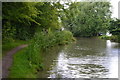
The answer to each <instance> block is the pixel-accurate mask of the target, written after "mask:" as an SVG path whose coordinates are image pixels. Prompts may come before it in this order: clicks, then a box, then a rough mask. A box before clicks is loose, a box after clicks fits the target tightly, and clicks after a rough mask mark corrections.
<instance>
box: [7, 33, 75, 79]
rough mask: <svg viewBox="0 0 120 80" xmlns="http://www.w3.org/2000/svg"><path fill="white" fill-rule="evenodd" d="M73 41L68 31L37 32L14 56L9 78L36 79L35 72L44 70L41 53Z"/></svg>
mask: <svg viewBox="0 0 120 80" xmlns="http://www.w3.org/2000/svg"><path fill="white" fill-rule="evenodd" d="M74 40H75V39H74V38H73V35H72V33H71V32H69V31H60V32H51V31H50V32H48V33H44V32H37V33H36V34H35V36H34V38H33V39H32V40H31V42H30V44H29V46H28V47H27V48H25V49H23V50H21V51H19V52H18V53H17V54H15V55H14V62H13V65H12V67H11V69H10V75H9V78H36V77H37V72H39V71H40V70H44V67H43V65H42V58H43V57H44V56H41V54H42V52H43V51H45V50H46V49H49V48H51V47H53V46H58V45H66V44H69V43H71V42H72V41H74ZM46 55H47V54H46Z"/></svg>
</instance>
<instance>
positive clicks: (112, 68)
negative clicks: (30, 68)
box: [39, 38, 120, 78]
mask: <svg viewBox="0 0 120 80" xmlns="http://www.w3.org/2000/svg"><path fill="white" fill-rule="evenodd" d="M118 50H120V44H118V43H115V42H111V41H110V40H101V39H98V38H77V42H75V43H71V44H69V45H66V46H61V47H59V46H57V47H54V48H53V49H50V50H48V51H47V52H45V53H44V54H43V56H44V57H45V58H44V60H43V61H44V62H43V63H44V66H45V69H44V70H43V71H41V72H40V73H39V75H40V76H39V77H40V78H118Z"/></svg>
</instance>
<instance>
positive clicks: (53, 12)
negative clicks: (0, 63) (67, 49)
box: [2, 2, 75, 78]
mask: <svg viewBox="0 0 120 80" xmlns="http://www.w3.org/2000/svg"><path fill="white" fill-rule="evenodd" d="M60 7H61V8H62V5H60V4H59V3H49V2H43V3H42V2H39V3H38V2H37V3H31V2H14V3H13V2H10V3H3V29H2V31H3V33H2V34H3V51H4V53H5V52H7V51H9V50H10V49H11V48H13V47H15V46H18V45H20V44H24V43H27V44H28V45H29V46H28V47H27V48H26V49H25V50H24V51H22V54H17V55H19V57H22V58H21V59H22V60H20V59H19V58H18V56H15V58H14V59H15V60H14V64H13V67H12V68H11V71H10V76H9V77H11V78H12V77H17V78H19V77H30V75H29V74H31V73H35V72H36V70H40V69H42V68H43V67H42V65H41V64H42V63H41V62H42V56H41V54H42V51H44V50H46V49H48V48H50V47H53V46H56V45H65V44H68V43H70V42H72V41H73V40H75V39H74V38H73V35H72V33H71V32H70V31H68V30H64V31H62V30H61V28H62V23H61V22H60V20H59V15H60V13H59V11H60V10H59V9H60ZM17 41H20V42H19V43H16V42H17ZM10 43H11V44H10ZM20 53H21V52H20ZM23 61H24V62H23ZM20 65H23V66H22V67H21V68H18V67H16V66H20ZM34 66H36V67H34ZM28 67H29V69H27V70H28V71H26V70H22V69H23V68H28ZM31 68H32V69H33V71H31ZM19 74H21V75H19ZM23 74H24V75H23ZM25 74H26V75H25ZM31 77H32V75H31Z"/></svg>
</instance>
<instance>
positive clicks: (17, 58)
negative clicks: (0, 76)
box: [8, 47, 36, 78]
mask: <svg viewBox="0 0 120 80" xmlns="http://www.w3.org/2000/svg"><path fill="white" fill-rule="evenodd" d="M26 49H27V47H26V48H24V49H22V50H21V51H19V52H17V53H16V54H15V55H14V57H13V65H12V67H11V68H10V75H9V77H8V78H36V74H35V73H36V68H35V67H36V66H33V65H32V66H31V65H30V64H29V61H28V59H27V54H26Z"/></svg>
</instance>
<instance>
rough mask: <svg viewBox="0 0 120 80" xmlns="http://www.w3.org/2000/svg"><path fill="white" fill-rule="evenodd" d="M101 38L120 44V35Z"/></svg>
mask: <svg viewBox="0 0 120 80" xmlns="http://www.w3.org/2000/svg"><path fill="white" fill-rule="evenodd" d="M100 38H101V39H105V40H111V41H113V42H118V43H120V35H112V36H106V35H103V36H100Z"/></svg>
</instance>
